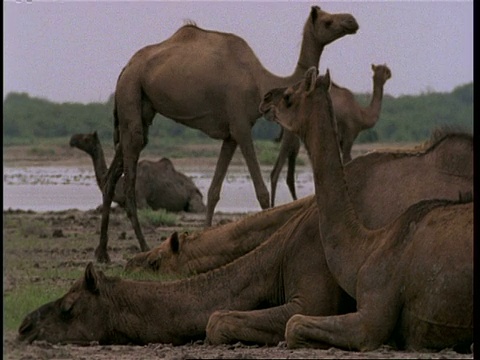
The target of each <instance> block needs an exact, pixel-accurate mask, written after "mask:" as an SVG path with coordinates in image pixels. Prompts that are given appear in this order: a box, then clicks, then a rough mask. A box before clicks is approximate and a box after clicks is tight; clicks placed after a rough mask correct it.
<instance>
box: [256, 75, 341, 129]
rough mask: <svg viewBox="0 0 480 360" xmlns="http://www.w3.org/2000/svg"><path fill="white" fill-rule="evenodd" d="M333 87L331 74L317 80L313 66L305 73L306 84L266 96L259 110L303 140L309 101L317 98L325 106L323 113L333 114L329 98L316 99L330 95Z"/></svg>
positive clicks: (298, 84)
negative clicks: (321, 94)
mask: <svg viewBox="0 0 480 360" xmlns="http://www.w3.org/2000/svg"><path fill="white" fill-rule="evenodd" d="M330 85H331V81H330V72H329V70H327V72H326V74H325V75H324V76H319V77H318V78H317V69H316V67H314V66H312V67H311V68H310V69H308V70H307V72H306V73H305V76H304V78H303V80H301V81H299V82H298V83H296V84H295V85H292V86H289V87H286V88H277V89H273V90H270V91H269V92H268V93H266V94H265V96H264V98H263V100H262V102H261V103H260V107H259V110H260V112H261V113H262V114H263V115H264V117H265V118H266V119H267V120H271V121H276V122H277V123H279V124H280V125H281V126H282V127H283V128H285V129H287V130H289V131H291V132H293V133H295V134H297V135H298V136H300V138H303V134H304V133H305V131H306V130H305V129H306V127H305V124H306V123H307V122H308V118H309V117H310V113H309V111H308V110H303V109H304V108H305V103H306V101H307V100H309V99H310V98H311V97H312V96H315V101H321V102H324V103H325V104H324V105H323V106H321V107H320V108H321V109H322V111H323V110H325V111H331V112H333V108H332V103H331V99H330V96H318V95H317V93H318V92H323V93H325V94H328V92H329V90H330Z"/></svg>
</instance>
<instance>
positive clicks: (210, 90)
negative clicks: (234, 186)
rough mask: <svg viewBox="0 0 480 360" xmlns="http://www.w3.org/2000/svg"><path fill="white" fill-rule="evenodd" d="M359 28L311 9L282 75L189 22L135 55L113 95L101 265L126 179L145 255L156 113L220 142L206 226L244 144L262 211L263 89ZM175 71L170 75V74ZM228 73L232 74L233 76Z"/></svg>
mask: <svg viewBox="0 0 480 360" xmlns="http://www.w3.org/2000/svg"><path fill="white" fill-rule="evenodd" d="M357 29H358V24H357V22H356V20H355V18H354V17H353V16H352V15H350V14H329V13H327V12H325V11H322V10H321V9H320V8H319V7H318V6H313V7H312V8H311V11H310V14H309V16H308V19H307V21H306V22H305V26H304V32H303V40H302V46H301V52H300V57H299V60H298V64H297V66H296V69H295V71H294V73H293V74H292V75H291V76H289V77H285V78H282V77H278V76H276V75H274V74H272V73H270V72H269V71H268V70H266V69H265V68H264V67H263V66H262V64H261V63H260V61H259V60H258V58H257V57H256V55H255V53H254V52H253V50H252V49H251V48H250V47H249V46H248V44H247V43H246V42H245V41H244V40H243V39H241V38H240V37H238V36H236V35H233V34H226V33H221V32H217V31H208V30H203V29H200V28H198V27H197V26H195V25H192V24H188V25H186V26H183V27H182V28H180V29H179V30H178V31H177V32H176V33H175V34H173V35H172V36H171V37H170V38H169V39H167V40H165V41H163V42H161V43H159V44H154V45H149V46H146V47H144V48H142V49H140V50H139V51H137V52H136V53H135V54H134V55H133V56H132V58H131V59H130V61H129V62H128V64H127V65H126V66H125V67H124V68H123V70H122V71H121V73H120V75H119V77H118V80H117V86H116V90H115V106H114V145H115V155H114V158H113V160H112V164H111V166H110V168H109V170H108V172H107V175H106V181H105V187H104V191H103V208H102V209H103V212H102V223H101V229H100V243H99V245H98V247H97V248H96V249H95V256H96V259H97V261H99V262H109V260H110V259H109V257H108V253H107V243H108V222H109V214H110V207H111V203H112V199H113V195H114V191H115V185H116V183H117V181H118V179H119V178H120V176H121V175H122V174H125V208H126V209H127V214H128V217H129V219H130V221H131V223H132V227H133V229H134V231H135V234H136V237H137V239H138V242H139V244H140V248H141V249H142V251H146V250H148V246H147V243H146V241H145V238H144V236H143V233H142V230H141V227H140V224H139V222H138V217H137V208H136V202H135V181H136V169H137V162H138V158H139V155H140V152H141V151H142V149H143V148H144V147H145V146H146V144H147V140H148V128H149V126H150V124H151V123H152V121H153V118H154V116H155V114H156V113H160V114H163V115H165V116H166V117H168V118H170V119H173V120H174V121H177V122H179V123H181V124H183V125H186V126H189V127H192V128H195V129H198V130H200V131H202V132H204V133H205V134H207V135H208V136H210V137H211V138H214V139H218V140H222V147H221V150H220V155H219V157H218V161H217V166H216V169H215V173H214V175H213V179H212V183H211V184H210V188H209V190H208V196H207V212H206V220H205V224H206V226H210V225H211V223H212V217H213V213H214V210H215V206H216V204H217V203H218V201H219V199H220V190H221V186H222V183H223V180H224V178H225V175H226V172H227V169H228V166H229V164H230V161H231V159H232V156H233V154H234V153H235V150H236V148H237V145H238V146H240V150H241V151H242V155H243V157H244V158H245V161H246V163H247V167H248V170H249V172H250V175H251V177H252V181H253V184H254V187H255V192H256V195H257V199H258V201H259V203H260V206H261V207H262V209H265V208H268V207H269V205H270V197H269V193H268V190H267V188H266V186H265V183H264V181H263V179H262V175H261V172H260V166H259V164H258V161H257V157H256V155H255V149H254V146H253V140H252V135H251V128H252V126H253V125H254V124H255V122H256V119H258V118H259V117H260V113H259V112H258V103H259V102H260V101H261V98H262V95H263V93H264V92H265V91H267V90H268V89H270V88H271V87H274V86H279V85H282V84H283V85H286V84H288V83H290V82H291V81H295V80H298V79H300V78H301V77H302V74H303V73H304V71H305V69H306V68H308V67H309V66H312V65H317V64H318V61H319V59H320V55H321V53H322V51H323V49H324V47H325V46H326V45H327V44H329V43H331V42H333V41H335V40H337V39H339V38H342V37H343V36H345V35H348V34H354V33H355V32H356V31H357ZM172 74H173V75H172ZM231 74H235V75H234V76H232V75H231Z"/></svg>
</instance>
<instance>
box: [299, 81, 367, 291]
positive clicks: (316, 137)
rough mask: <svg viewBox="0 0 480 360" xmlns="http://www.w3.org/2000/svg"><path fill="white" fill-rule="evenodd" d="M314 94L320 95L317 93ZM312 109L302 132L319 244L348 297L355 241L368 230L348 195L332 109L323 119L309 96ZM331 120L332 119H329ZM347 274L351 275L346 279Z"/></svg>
mask: <svg viewBox="0 0 480 360" xmlns="http://www.w3.org/2000/svg"><path fill="white" fill-rule="evenodd" d="M316 91H321V90H319V89H317V90H316ZM311 97H312V99H315V100H312V101H313V103H314V106H313V107H312V108H310V114H307V116H309V117H310V120H309V121H307V124H308V125H307V128H306V129H305V133H306V135H305V138H304V142H305V147H306V148H307V151H308V154H309V157H310V161H311V164H312V168H313V176H314V183H315V197H316V200H317V206H318V213H319V226H320V233H321V238H322V244H323V247H324V250H325V254H326V258H327V262H328V266H329V268H330V271H331V272H332V274H333V275H334V276H335V277H336V278H337V281H338V282H339V284H340V285H341V286H342V287H343V288H344V289H345V290H346V291H347V292H348V293H349V294H350V295H351V296H354V295H355V283H356V278H355V274H356V273H357V272H356V271H349V272H348V271H345V268H346V266H345V264H349V270H351V269H354V268H357V269H358V268H359V267H360V266H361V264H362V263H363V258H364V256H363V254H362V253H359V252H358V249H359V248H363V247H361V246H360V244H359V241H358V240H357V239H363V238H365V236H366V232H367V230H366V229H365V228H364V227H363V224H362V223H361V222H360V220H359V218H358V216H357V213H356V212H355V209H354V207H353V204H352V202H351V200H350V196H349V194H348V187H347V183H346V181H345V173H344V168H343V163H342V159H341V152H340V147H339V145H338V141H337V134H336V128H335V123H334V121H335V120H334V117H333V106H332V103H331V101H330V100H329V105H328V106H327V107H328V109H329V110H328V112H329V113H330V114H331V116H327V117H324V118H322V117H323V116H322V115H321V114H324V113H325V112H324V111H325V109H324V108H325V105H326V104H323V103H320V100H318V99H319V98H320V97H319V96H317V94H313V95H311ZM330 117H331V119H330ZM347 273H349V274H351V275H348V276H350V277H345V276H347Z"/></svg>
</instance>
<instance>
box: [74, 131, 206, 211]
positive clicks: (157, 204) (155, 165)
mask: <svg viewBox="0 0 480 360" xmlns="http://www.w3.org/2000/svg"><path fill="white" fill-rule="evenodd" d="M70 146H73V147H76V148H77V149H80V150H82V151H85V152H86V153H87V154H88V155H90V157H91V158H92V161H93V169H94V170H95V178H96V179H97V184H98V187H99V188H100V191H101V190H102V189H103V185H104V179H105V174H106V173H107V164H106V162H105V156H104V154H103V149H102V144H101V143H100V139H99V138H98V135H97V132H96V131H94V132H93V133H89V134H75V135H72V137H71V138H70ZM124 189H125V186H124V178H123V177H122V178H120V180H119V181H118V182H117V186H116V188H115V193H114V196H113V201H114V202H116V203H117V204H119V205H120V206H121V207H125V191H124ZM135 199H136V201H137V207H138V208H140V209H142V208H147V207H149V208H151V209H153V210H159V209H166V210H167V211H175V212H176V211H186V212H193V213H203V212H205V209H206V208H205V205H204V203H203V195H202V193H201V192H200V190H199V189H198V188H197V187H196V185H195V183H194V182H193V181H192V179H190V178H189V177H188V176H186V175H185V174H182V173H181V172H178V171H177V170H175V167H174V166H173V164H172V162H171V161H170V160H169V159H167V158H162V159H160V160H158V161H149V160H142V161H139V162H138V167H137V181H136V182H135Z"/></svg>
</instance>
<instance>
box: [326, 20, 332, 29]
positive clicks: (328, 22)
mask: <svg viewBox="0 0 480 360" xmlns="http://www.w3.org/2000/svg"><path fill="white" fill-rule="evenodd" d="M332 23H333V21H332V20H327V21H325V28H327V29H328V28H329V27H330V26H331V25H332Z"/></svg>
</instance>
